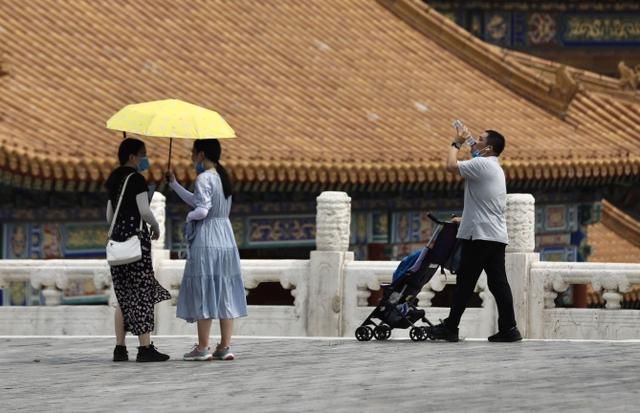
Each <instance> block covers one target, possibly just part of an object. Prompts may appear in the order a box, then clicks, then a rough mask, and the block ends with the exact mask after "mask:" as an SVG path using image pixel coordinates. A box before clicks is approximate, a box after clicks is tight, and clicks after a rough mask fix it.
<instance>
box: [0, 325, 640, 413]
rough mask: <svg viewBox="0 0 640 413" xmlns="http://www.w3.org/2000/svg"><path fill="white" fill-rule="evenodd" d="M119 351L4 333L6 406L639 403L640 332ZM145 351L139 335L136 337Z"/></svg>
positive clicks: (243, 341)
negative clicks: (189, 355)
mask: <svg viewBox="0 0 640 413" xmlns="http://www.w3.org/2000/svg"><path fill="white" fill-rule="evenodd" d="M154 341H155V343H156V344H157V345H158V347H159V349H160V350H162V351H166V352H168V353H169V354H171V356H172V360H170V361H168V362H166V363H150V364H140V363H136V362H135V361H130V362H126V363H113V362H111V360H110V357H111V351H112V345H113V339H112V338H105V337H98V338H86V337H59V338H46V337H44V338H43V337H37V338H9V337H0V344H1V347H0V348H2V352H1V353H0V411H2V412H114V413H115V412H117V413H122V412H143V411H149V412H244V413H247V412H427V411H429V412H445V411H446V412H451V411H465V412H476V411H478V412H502V411H504V412H507V411H509V412H510V411H513V412H523V411H554V412H592V411H593V412H596V411H604V412H629V411H637V409H638V407H637V406H638V405H639V404H640V383H639V381H640V374H639V371H640V370H638V365H639V364H640V363H639V361H640V341H627V342H575V341H574V342H570V341H524V342H522V343H516V344H497V343H496V344H494V343H488V342H486V341H478V340H467V341H465V342H460V343H444V342H421V343H414V342H412V341H409V340H391V341H388V342H375V341H372V342H367V343H360V342H357V341H355V340H351V339H287V338H251V337H247V338H238V339H236V340H235V342H234V346H233V350H234V352H236V354H237V355H238V359H237V360H236V361H232V362H221V361H213V362H204V363H198V362H183V361H180V359H179V358H180V355H181V354H182V353H183V352H185V351H187V350H189V347H190V344H192V343H193V338H190V337H175V336H173V337H155V338H154ZM128 345H129V354H130V356H133V357H132V358H133V359H135V354H136V349H135V345H136V340H135V339H133V338H129V339H128Z"/></svg>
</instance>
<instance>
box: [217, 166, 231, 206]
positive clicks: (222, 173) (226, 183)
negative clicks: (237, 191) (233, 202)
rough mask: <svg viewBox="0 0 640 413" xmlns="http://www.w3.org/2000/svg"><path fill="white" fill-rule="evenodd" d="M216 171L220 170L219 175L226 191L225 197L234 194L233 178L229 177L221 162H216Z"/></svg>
mask: <svg viewBox="0 0 640 413" xmlns="http://www.w3.org/2000/svg"><path fill="white" fill-rule="evenodd" d="M216 171H217V172H218V175H220V180H221V181H222V190H223V191H224V197H225V198H229V197H230V196H231V195H233V189H232V187H231V178H229V174H228V173H227V170H226V169H224V166H222V165H221V164H220V162H217V163H216Z"/></svg>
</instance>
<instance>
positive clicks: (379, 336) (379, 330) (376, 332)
mask: <svg viewBox="0 0 640 413" xmlns="http://www.w3.org/2000/svg"><path fill="white" fill-rule="evenodd" d="M373 336H374V337H375V338H376V340H387V339H388V338H389V337H391V327H389V326H388V325H385V324H380V325H379V326H376V328H374V329H373Z"/></svg>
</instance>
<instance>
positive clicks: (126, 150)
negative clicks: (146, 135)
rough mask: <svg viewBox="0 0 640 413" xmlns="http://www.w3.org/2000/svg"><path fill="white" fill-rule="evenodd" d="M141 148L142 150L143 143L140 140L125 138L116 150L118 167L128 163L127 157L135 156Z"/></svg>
mask: <svg viewBox="0 0 640 413" xmlns="http://www.w3.org/2000/svg"><path fill="white" fill-rule="evenodd" d="M142 148H144V142H142V141H141V140H140V139H134V138H126V139H124V140H123V141H122V142H120V147H119V148H118V160H119V161H120V165H124V164H125V163H127V161H129V155H134V156H135V155H137V154H138V152H140V150H141V149H142Z"/></svg>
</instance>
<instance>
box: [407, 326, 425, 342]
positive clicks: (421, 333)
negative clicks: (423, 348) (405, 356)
mask: <svg viewBox="0 0 640 413" xmlns="http://www.w3.org/2000/svg"><path fill="white" fill-rule="evenodd" d="M409 337H411V340H413V341H425V340H426V339H427V332H426V330H425V329H424V327H411V330H409Z"/></svg>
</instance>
